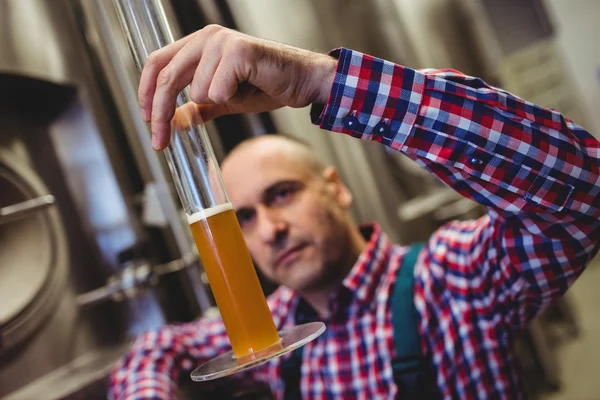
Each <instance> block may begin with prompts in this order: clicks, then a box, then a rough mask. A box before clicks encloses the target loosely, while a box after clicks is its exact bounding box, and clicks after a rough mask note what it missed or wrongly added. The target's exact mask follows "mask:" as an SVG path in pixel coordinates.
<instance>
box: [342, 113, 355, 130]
mask: <svg viewBox="0 0 600 400" xmlns="http://www.w3.org/2000/svg"><path fill="white" fill-rule="evenodd" d="M358 125H359V122H358V119H357V118H356V117H355V116H353V115H349V116H347V117H346V118H344V128H346V129H351V130H354V129H357V128H358Z"/></svg>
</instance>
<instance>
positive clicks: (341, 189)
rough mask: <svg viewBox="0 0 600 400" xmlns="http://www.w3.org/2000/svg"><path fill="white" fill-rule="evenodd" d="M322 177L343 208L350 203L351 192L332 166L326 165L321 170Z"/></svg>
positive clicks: (348, 206)
mask: <svg viewBox="0 0 600 400" xmlns="http://www.w3.org/2000/svg"><path fill="white" fill-rule="evenodd" d="M323 179H324V180H325V182H326V184H327V185H328V186H330V187H332V188H333V191H334V195H335V199H336V201H337V202H338V204H339V205H340V206H341V207H342V208H343V209H345V210H347V209H349V208H350V206H351V205H352V193H350V190H349V189H348V187H347V186H346V185H345V184H344V182H342V179H341V178H340V175H339V174H338V172H337V171H336V169H335V168H334V167H331V166H329V167H326V168H325V169H324V170H323Z"/></svg>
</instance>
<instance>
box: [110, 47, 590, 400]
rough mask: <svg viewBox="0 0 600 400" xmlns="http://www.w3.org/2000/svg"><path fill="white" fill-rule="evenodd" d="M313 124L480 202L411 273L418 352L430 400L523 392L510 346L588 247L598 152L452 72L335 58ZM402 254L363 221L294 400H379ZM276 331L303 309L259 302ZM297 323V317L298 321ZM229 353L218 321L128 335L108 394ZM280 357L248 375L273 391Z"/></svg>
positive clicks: (346, 55) (282, 297)
mask: <svg viewBox="0 0 600 400" xmlns="http://www.w3.org/2000/svg"><path fill="white" fill-rule="evenodd" d="M334 54H335V55H336V56H337V57H338V58H339V62H338V69H337V74H336V76H335V81H334V84H333V86H332V90H331V95H330V98H329V101H328V103H327V104H326V105H325V106H324V107H319V109H318V110H316V108H317V107H313V112H312V114H313V122H314V123H315V124H318V125H319V126H320V127H321V128H323V129H328V130H331V131H335V132H343V133H346V134H350V135H352V136H355V137H359V138H362V139H365V140H375V141H378V142H381V143H383V144H384V145H386V146H389V147H391V148H393V149H396V150H398V151H401V152H403V153H404V154H406V155H407V156H408V157H410V158H412V159H413V160H415V161H416V162H417V163H419V164H420V165H422V166H423V167H425V168H426V169H428V170H429V171H431V172H432V173H433V174H435V175H436V176H437V177H438V178H439V179H440V180H441V181H442V182H444V183H445V184H447V185H449V186H450V187H452V188H453V189H455V190H456V191H457V192H459V193H460V194H462V195H464V196H466V197H468V198H470V199H473V200H475V201H477V202H479V203H481V204H483V205H485V206H487V207H488V213H487V215H486V216H484V217H482V218H480V219H478V220H475V221H466V222H453V223H450V224H447V225H445V226H444V227H442V228H440V229H439V230H438V231H437V232H435V233H434V234H433V235H432V236H431V238H430V239H429V241H428V243H427V246H426V247H425V249H424V250H423V251H422V253H421V254H420V256H419V260H418V261H417V264H416V267H415V299H414V300H415V306H416V308H417V311H418V314H419V316H420V322H419V326H418V328H419V331H420V333H421V347H422V351H423V353H424V354H425V356H426V357H428V359H429V360H430V362H431V364H432V368H433V372H434V379H435V381H436V382H437V386H438V390H439V393H440V397H441V398H444V399H456V398H461V399H515V398H521V397H522V396H523V392H522V388H521V384H520V382H519V376H518V373H517V369H516V368H515V357H514V354H513V352H512V347H511V339H512V338H514V335H515V333H516V332H517V331H518V330H520V329H522V328H523V327H524V326H525V324H526V323H527V322H528V321H529V320H530V319H531V318H533V317H534V316H535V315H536V314H538V313H539V312H540V311H541V310H543V309H544V308H546V307H547V306H548V305H549V304H550V303H551V302H552V301H553V300H556V299H557V298H558V297H560V296H561V295H562V294H563V293H564V292H565V290H566V289H567V288H568V287H569V286H570V285H571V284H572V283H573V282H574V281H575V279H576V278H577V276H579V274H580V273H581V272H582V271H583V269H584V267H585V266H586V265H587V263H588V262H589V260H590V259H591V258H592V257H593V256H594V255H595V253H596V252H597V251H598V247H599V238H600V229H599V228H600V198H599V197H600V196H599V194H600V161H599V159H600V143H598V141H597V140H595V139H594V138H593V137H592V136H591V135H590V134H588V133H587V132H585V131H584V130H583V129H582V128H580V127H579V126H577V125H576V124H574V123H572V122H571V121H569V120H567V119H565V118H564V117H562V116H561V115H560V114H559V113H558V112H555V111H551V110H548V109H545V108H542V107H539V106H536V105H534V104H531V103H528V102H526V101H524V100H521V99H519V98H517V97H515V96H513V95H511V94H509V93H506V92H504V91H502V90H499V89H496V88H493V87H490V86H488V85H486V84H485V83H484V82H483V81H481V80H480V79H477V78H473V77H469V76H465V75H462V74H460V73H458V72H456V71H450V70H425V71H416V70H413V69H410V68H406V67H402V66H399V65H395V64H393V63H390V62H387V61H384V60H380V59H377V58H373V57H370V56H367V55H364V54H361V53H358V52H354V51H351V50H347V49H340V50H337V51H336V52H335V53H334ZM405 252H406V249H405V248H402V247H396V246H392V245H390V243H389V241H388V239H387V238H386V236H385V235H383V234H382V233H381V232H379V230H378V228H377V227H375V228H374V231H373V232H372V234H371V236H370V241H369V244H368V247H367V249H366V250H365V252H364V253H363V254H362V255H361V256H360V257H359V259H358V261H357V262H356V265H355V266H354V268H353V269H352V271H351V273H350V275H349V276H348V277H347V278H346V279H345V280H344V282H343V285H342V288H340V290H339V292H338V293H336V295H335V296H334V297H333V298H332V303H331V307H332V314H331V315H332V317H331V319H330V320H328V321H325V322H326V323H327V327H328V329H327V331H326V332H325V333H324V334H323V335H322V336H321V337H319V338H318V339H317V340H316V341H314V342H312V343H310V344H308V345H307V346H306V347H305V349H304V353H303V361H302V367H301V374H302V375H301V381H300V384H301V389H302V393H303V397H305V398H313V399H324V398H336V399H337V398H343V399H349V398H357V399H380V398H393V397H394V396H395V395H396V387H395V384H394V382H393V376H392V368H391V359H392V358H393V356H394V354H393V353H394V346H393V329H392V323H391V311H390V307H389V304H388V303H389V297H390V293H391V287H392V284H393V281H394V277H395V273H396V270H397V268H398V266H399V265H400V262H401V260H402V257H403V255H404V253H405ZM269 305H270V307H271V310H272V312H273V318H274V320H275V324H276V325H277V327H278V328H279V329H281V328H285V327H286V326H290V325H293V324H295V322H296V318H298V317H299V314H300V310H306V305H305V303H304V302H303V301H302V300H301V299H300V298H299V297H298V296H297V295H296V294H295V293H294V292H293V291H291V290H290V289H288V288H285V287H280V288H279V289H278V290H277V291H276V292H275V293H274V294H273V295H272V296H270V297H269ZM303 313H304V312H303ZM228 349H229V343H228V339H227V336H226V333H225V330H224V327H223V325H222V323H221V322H220V321H219V320H218V319H201V320H199V321H197V322H192V323H188V324H183V325H179V326H167V327H164V328H161V329H160V330H158V331H157V332H151V333H148V334H146V335H144V336H142V337H140V338H139V339H138V340H137V342H136V343H135V344H134V346H133V348H132V349H131V351H130V352H129V354H127V355H126V356H125V357H124V358H123V360H121V361H120V362H119V364H118V366H117V368H116V370H115V372H114V373H113V375H112V380H111V390H110V394H111V395H112V396H113V397H114V398H118V399H148V398H153V399H154V398H159V399H166V398H172V397H173V396H174V393H175V385H174V384H173V382H174V381H177V379H178V378H179V377H181V376H184V375H187V374H188V373H189V372H190V371H191V370H192V369H193V368H194V367H196V366H197V365H198V364H200V363H201V362H203V361H205V360H208V359H209V358H212V357H214V356H216V355H218V354H220V353H222V352H224V351H226V350H228ZM280 365H281V359H276V360H273V361H271V362H269V363H268V364H266V365H265V366H263V367H259V368H256V369H255V370H253V371H252V372H251V375H252V376H251V377H252V378H253V379H255V380H260V381H266V382H268V383H269V384H270V386H271V388H272V390H273V393H274V394H275V396H276V397H277V398H281V396H282V394H283V388H284V387H283V382H282V381H281V380H280V368H279V367H280Z"/></svg>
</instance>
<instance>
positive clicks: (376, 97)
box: [311, 48, 425, 150]
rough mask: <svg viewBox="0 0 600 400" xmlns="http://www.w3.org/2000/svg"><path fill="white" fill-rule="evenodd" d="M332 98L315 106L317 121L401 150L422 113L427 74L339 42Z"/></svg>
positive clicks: (328, 126) (314, 119) (315, 121)
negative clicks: (340, 46) (340, 45)
mask: <svg viewBox="0 0 600 400" xmlns="http://www.w3.org/2000/svg"><path fill="white" fill-rule="evenodd" d="M330 55H331V56H333V57H337V58H338V64H337V70H336V74H335V78H334V81H333V85H332V87H331V92H330V94H329V99H328V100H327V104H325V105H318V104H315V105H313V106H312V108H311V119H312V122H313V124H315V125H318V126H319V127H320V128H322V129H326V130H330V131H333V132H342V133H346V134H348V135H352V136H354V137H358V138H361V139H365V140H376V141H378V142H383V143H384V144H387V145H389V146H391V147H392V148H395V149H398V150H400V149H401V147H402V145H403V144H404V142H405V141H406V139H407V137H408V135H409V134H410V132H411V131H412V128H413V126H414V124H415V121H416V119H417V115H418V113H419V108H420V105H421V101H422V99H423V91H424V88H425V75H424V74H423V73H421V72H419V71H416V70H414V69H411V68H406V67H403V66H400V65H397V64H394V63H392V62H389V61H385V60H382V59H379V58H376V57H372V56H369V55H366V54H363V53H360V52H357V51H353V50H349V49H345V48H340V49H336V50H333V51H332V52H331V53H330Z"/></svg>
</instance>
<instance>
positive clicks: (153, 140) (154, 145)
mask: <svg viewBox="0 0 600 400" xmlns="http://www.w3.org/2000/svg"><path fill="white" fill-rule="evenodd" d="M152 148H153V149H154V150H158V137H156V135H152Z"/></svg>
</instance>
